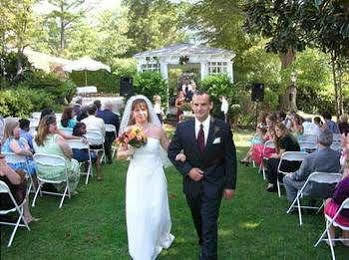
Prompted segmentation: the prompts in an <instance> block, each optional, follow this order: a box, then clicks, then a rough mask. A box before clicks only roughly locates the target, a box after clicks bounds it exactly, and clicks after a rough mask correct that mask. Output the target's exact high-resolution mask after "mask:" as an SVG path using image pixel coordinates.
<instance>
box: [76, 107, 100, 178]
mask: <svg viewBox="0 0 349 260" xmlns="http://www.w3.org/2000/svg"><path fill="white" fill-rule="evenodd" d="M96 112H97V107H96V105H94V104H92V105H90V106H89V107H88V109H87V113H88V115H89V116H88V117H87V118H85V119H83V120H82V121H81V122H82V123H84V124H85V125H86V130H87V132H88V131H97V132H99V133H100V134H101V135H102V136H103V137H104V138H105V124H104V121H103V119H102V118H98V117H96ZM102 147H103V145H91V146H90V148H91V149H101V148H102ZM97 157H98V158H97V160H98V161H100V160H101V157H102V155H101V154H100V153H99V154H98V155H97ZM99 173H100V175H98V172H97V180H98V181H101V180H102V179H103V177H102V172H101V171H100V172H99Z"/></svg>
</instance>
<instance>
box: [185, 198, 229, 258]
mask: <svg viewBox="0 0 349 260" xmlns="http://www.w3.org/2000/svg"><path fill="white" fill-rule="evenodd" d="M218 195H219V196H218V197H217V198H212V197H208V196H206V195H205V194H204V193H201V194H197V195H195V196H193V195H188V194H186V199H187V203H188V205H189V208H190V210H191V215H192V218H193V222H194V225H195V229H196V233H197V234H198V237H199V244H200V246H201V252H200V260H216V259H217V237H218V235H217V233H218V226H217V221H218V216H219V207H220V204H221V200H222V196H221V195H222V193H220V194H218Z"/></svg>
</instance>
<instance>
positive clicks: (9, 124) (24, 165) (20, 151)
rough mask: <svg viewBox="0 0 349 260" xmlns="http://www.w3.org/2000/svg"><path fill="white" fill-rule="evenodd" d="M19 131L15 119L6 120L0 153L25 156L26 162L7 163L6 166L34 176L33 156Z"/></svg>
mask: <svg viewBox="0 0 349 260" xmlns="http://www.w3.org/2000/svg"><path fill="white" fill-rule="evenodd" d="M20 130H21V129H20V128H19V122H18V120H17V119H15V118H12V117H8V118H6V120H5V130H4V137H3V142H2V146H1V152H2V153H14V154H16V155H24V156H26V162H16V163H8V165H9V166H10V167H11V168H12V169H13V170H15V171H16V170H22V171H25V172H27V173H28V174H30V175H34V174H35V172H36V170H35V164H34V161H33V154H32V152H31V150H30V147H29V145H28V143H27V140H26V139H24V138H23V137H21V136H20Z"/></svg>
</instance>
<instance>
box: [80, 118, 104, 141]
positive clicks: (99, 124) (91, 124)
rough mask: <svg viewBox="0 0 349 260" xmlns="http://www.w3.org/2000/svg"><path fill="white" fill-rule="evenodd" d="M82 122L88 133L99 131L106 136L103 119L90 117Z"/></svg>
mask: <svg viewBox="0 0 349 260" xmlns="http://www.w3.org/2000/svg"><path fill="white" fill-rule="evenodd" d="M81 122H82V123H84V124H85V125H86V130H87V131H99V132H100V133H101V134H102V135H103V136H105V123H104V121H103V119H102V118H99V117H96V116H94V115H90V116H88V117H86V118H84V119H83V120H81Z"/></svg>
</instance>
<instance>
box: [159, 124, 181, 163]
mask: <svg viewBox="0 0 349 260" xmlns="http://www.w3.org/2000/svg"><path fill="white" fill-rule="evenodd" d="M160 142H161V146H162V147H163V148H164V149H165V151H166V152H167V150H168V146H169V145H170V141H169V140H168V137H167V135H166V132H165V131H164V130H163V129H162V128H161V138H160ZM186 159H187V158H186V156H185V155H184V154H183V152H180V153H179V154H177V155H176V161H181V162H185V161H186Z"/></svg>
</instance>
